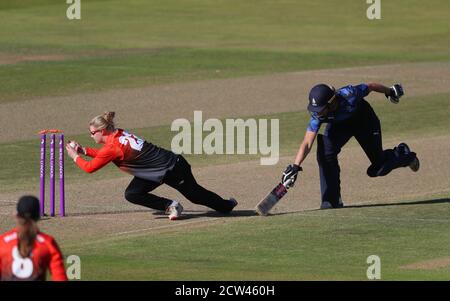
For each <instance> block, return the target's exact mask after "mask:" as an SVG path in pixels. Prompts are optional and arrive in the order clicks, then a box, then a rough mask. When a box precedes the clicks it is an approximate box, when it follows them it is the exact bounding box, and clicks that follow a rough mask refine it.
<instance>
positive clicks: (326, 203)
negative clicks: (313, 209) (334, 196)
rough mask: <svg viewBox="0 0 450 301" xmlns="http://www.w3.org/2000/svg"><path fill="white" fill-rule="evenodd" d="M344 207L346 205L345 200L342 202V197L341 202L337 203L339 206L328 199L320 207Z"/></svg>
mask: <svg viewBox="0 0 450 301" xmlns="http://www.w3.org/2000/svg"><path fill="white" fill-rule="evenodd" d="M343 207H344V202H342V199H341V198H339V203H338V204H337V206H333V205H332V204H331V203H330V202H328V201H325V202H322V204H321V205H320V209H334V208H343Z"/></svg>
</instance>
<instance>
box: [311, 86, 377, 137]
mask: <svg viewBox="0 0 450 301" xmlns="http://www.w3.org/2000/svg"><path fill="white" fill-rule="evenodd" d="M369 92H370V91H369V86H367V85H366V84H360V85H357V86H352V85H348V86H345V87H342V88H340V89H339V90H338V91H337V92H336V94H337V101H339V106H338V108H337V110H336V111H334V112H330V113H328V115H327V116H325V117H318V116H317V114H316V113H312V114H311V119H310V120H309V124H308V128H307V130H308V131H309V132H315V133H317V132H318V131H319V129H320V126H321V125H322V123H334V122H341V121H344V120H347V119H349V118H350V117H352V116H353V114H354V113H355V112H356V109H357V107H358V104H359V102H361V100H362V99H363V98H364V97H366V96H367V95H368V94H369Z"/></svg>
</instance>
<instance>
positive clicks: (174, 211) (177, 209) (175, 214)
mask: <svg viewBox="0 0 450 301" xmlns="http://www.w3.org/2000/svg"><path fill="white" fill-rule="evenodd" d="M182 212H183V206H181V204H180V203H178V202H176V201H173V202H172V204H171V205H170V206H169V207H167V209H166V213H167V214H169V219H170V220H171V221H174V220H177V219H179V218H180V216H181V213H182Z"/></svg>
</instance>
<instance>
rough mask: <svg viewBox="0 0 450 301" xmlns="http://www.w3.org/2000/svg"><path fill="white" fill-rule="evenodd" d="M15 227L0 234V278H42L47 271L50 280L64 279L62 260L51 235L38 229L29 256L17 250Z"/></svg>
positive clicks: (30, 279)
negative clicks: (23, 255)
mask: <svg viewBox="0 0 450 301" xmlns="http://www.w3.org/2000/svg"><path fill="white" fill-rule="evenodd" d="M17 236H18V233H17V229H13V230H11V231H9V232H6V233H4V234H2V235H0V280H8V281H16V280H27V281H33V280H45V278H46V275H47V271H48V270H49V271H50V274H51V276H52V280H53V281H67V276H66V271H65V269H64V261H63V256H62V254H61V251H60V250H59V247H58V244H57V243H56V241H55V240H54V238H53V237H51V236H50V235H47V234H45V233H42V232H39V233H38V235H37V237H36V240H35V242H34V246H33V249H32V251H31V254H30V257H27V258H23V257H22V256H21V255H20V253H19V241H18V237H17Z"/></svg>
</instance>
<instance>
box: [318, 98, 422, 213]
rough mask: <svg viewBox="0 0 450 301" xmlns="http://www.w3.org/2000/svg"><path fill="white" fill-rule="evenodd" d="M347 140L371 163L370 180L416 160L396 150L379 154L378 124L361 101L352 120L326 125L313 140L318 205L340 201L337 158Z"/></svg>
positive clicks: (373, 113) (374, 116)
mask: <svg viewBox="0 0 450 301" xmlns="http://www.w3.org/2000/svg"><path fill="white" fill-rule="evenodd" d="M351 137H355V139H356V140H357V141H358V143H359V145H360V146H361V148H362V149H363V150H364V152H365V154H366V156H367V157H368V158H369V160H370V162H371V165H370V166H369V168H368V169H367V175H368V176H370V177H380V176H385V175H387V174H389V173H390V172H391V171H392V170H393V169H396V168H399V167H405V166H408V165H409V164H410V163H411V162H412V161H413V160H414V158H415V156H416V154H415V153H413V152H411V153H410V154H408V155H404V153H403V152H401V151H399V150H398V148H397V147H395V148H394V149H387V150H383V145H382V137H381V125H380V120H379V119H378V117H377V115H376V114H375V112H374V110H373V109H372V107H371V106H370V104H369V103H368V102H367V101H365V100H362V102H361V105H360V107H359V109H358V112H357V113H356V114H355V116H354V117H352V118H351V119H350V120H346V121H344V122H341V123H329V124H328V125H327V127H326V129H325V132H324V135H318V136H317V162H318V164H319V173H320V190H321V195H322V202H325V201H327V202H330V203H331V204H332V205H333V206H334V207H337V204H338V202H339V199H340V197H341V185H340V184H341V180H340V172H341V170H340V167H339V162H338V154H339V153H340V152H341V148H342V147H343V146H344V145H345V144H346V143H347V142H348V140H349V139H350V138H351Z"/></svg>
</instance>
